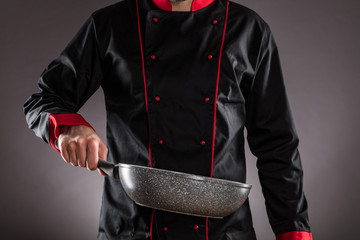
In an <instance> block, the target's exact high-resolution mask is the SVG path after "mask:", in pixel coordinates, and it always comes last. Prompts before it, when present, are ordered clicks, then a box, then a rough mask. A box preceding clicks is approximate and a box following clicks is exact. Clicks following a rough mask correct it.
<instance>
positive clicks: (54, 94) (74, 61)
mask: <svg viewBox="0 0 360 240" xmlns="http://www.w3.org/2000/svg"><path fill="white" fill-rule="evenodd" d="M102 79H103V73H102V67H101V56H100V51H99V48H98V44H97V35H96V27H95V23H94V19H93V15H91V16H90V17H89V18H88V19H87V20H86V21H85V23H84V24H83V25H82V26H81V28H80V29H79V31H78V32H77V33H76V35H75V36H74V37H73V39H72V40H71V41H70V42H69V43H68V45H67V46H66V47H65V49H64V50H63V51H62V52H61V53H60V54H59V56H57V57H56V58H55V59H54V60H53V61H51V62H50V64H49V65H48V66H47V68H46V69H45V70H44V71H43V73H42V74H41V76H40V78H39V80H38V87H39V92H37V93H35V94H33V95H31V96H30V98H29V99H27V100H26V102H25V104H24V113H25V116H26V121H27V123H28V126H29V128H30V129H32V130H34V132H35V134H36V135H37V136H38V137H40V138H42V139H43V140H44V141H45V142H47V143H50V144H51V146H52V147H53V148H54V149H56V150H57V151H59V149H58V148H57V147H56V146H55V143H56V140H57V139H58V138H59V136H60V134H61V133H62V131H64V130H65V129H66V128H64V126H75V125H76V126H87V127H88V128H90V129H91V130H92V131H93V128H92V127H91V125H90V124H89V123H88V122H87V121H86V120H85V119H84V118H83V117H82V116H81V115H79V114H78V113H77V112H78V110H79V109H80V108H81V107H82V106H83V105H84V103H85V102H86V101H87V99H88V98H89V97H90V96H91V95H92V94H93V93H94V92H95V91H96V90H97V89H98V88H99V87H100V85H101V82H102ZM95 134H96V133H95ZM59 152H60V151H59Z"/></svg>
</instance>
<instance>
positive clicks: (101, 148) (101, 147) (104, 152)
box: [97, 141, 109, 177]
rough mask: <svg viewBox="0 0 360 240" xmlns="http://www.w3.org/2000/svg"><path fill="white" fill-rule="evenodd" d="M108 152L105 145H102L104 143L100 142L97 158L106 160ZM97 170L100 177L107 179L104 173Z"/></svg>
mask: <svg viewBox="0 0 360 240" xmlns="http://www.w3.org/2000/svg"><path fill="white" fill-rule="evenodd" d="M108 152H109V150H108V148H107V147H106V145H105V144H104V142H103V141H100V143H99V158H101V159H103V160H106V159H107V155H108ZM97 170H98V172H99V173H100V175H102V176H104V177H108V175H107V174H106V173H105V172H104V171H102V170H101V169H100V168H98V169H97Z"/></svg>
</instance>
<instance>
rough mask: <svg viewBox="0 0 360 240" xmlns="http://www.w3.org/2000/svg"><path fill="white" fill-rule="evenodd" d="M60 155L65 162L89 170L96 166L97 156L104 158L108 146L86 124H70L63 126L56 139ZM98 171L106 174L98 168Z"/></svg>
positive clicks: (94, 168) (104, 174)
mask: <svg viewBox="0 0 360 240" xmlns="http://www.w3.org/2000/svg"><path fill="white" fill-rule="evenodd" d="M58 146H59V150H60V152H61V156H62V158H63V159H64V161H65V162H67V163H71V164H72V165H73V166H74V167H76V166H80V167H83V168H85V167H87V169H89V170H90V171H94V170H96V169H98V168H97V163H98V158H99V157H100V158H102V159H104V160H106V157H107V153H108V148H107V147H106V145H105V144H104V142H103V141H102V140H101V138H100V137H99V135H97V134H96V132H95V131H94V130H93V129H92V128H91V127H88V126H84V125H72V126H64V128H63V129H62V133H61V134H60V136H59V139H58ZM98 171H99V173H100V174H101V175H103V176H107V174H106V173H104V172H103V171H101V170H100V169H98Z"/></svg>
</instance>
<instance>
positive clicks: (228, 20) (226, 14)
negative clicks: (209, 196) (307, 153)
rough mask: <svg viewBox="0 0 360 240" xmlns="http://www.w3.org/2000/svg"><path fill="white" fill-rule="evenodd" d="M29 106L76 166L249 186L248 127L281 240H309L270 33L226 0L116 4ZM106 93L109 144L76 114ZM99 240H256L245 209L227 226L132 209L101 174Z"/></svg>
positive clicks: (71, 48) (39, 127)
mask: <svg viewBox="0 0 360 240" xmlns="http://www.w3.org/2000/svg"><path fill="white" fill-rule="evenodd" d="M38 84H39V89H40V91H39V92H38V93H35V94H33V95H32V96H31V97H30V98H29V99H28V100H27V101H26V102H25V104H24V112H25V115H26V120H27V123H28V125H29V127H30V128H31V129H32V130H34V131H35V133H36V135H37V136H39V137H41V138H42V139H43V140H44V141H45V142H47V143H50V144H51V146H52V147H53V148H54V149H56V150H57V151H59V152H60V153H61V156H62V157H63V159H64V160H65V161H66V162H68V163H71V164H72V165H73V166H80V167H87V168H88V169H89V170H96V169H97V161H98V160H97V159H98V157H101V158H103V159H106V160H107V161H109V162H113V163H118V162H123V163H131V164H136V165H142V166H148V167H152V168H161V169H167V170H172V171H179V172H185V173H190V174H197V175H202V176H208V177H214V178H221V179H227V180H232V181H237V182H246V173H245V169H246V167H245V152H244V130H245V129H246V132H247V135H246V136H247V139H248V142H249V147H250V149H251V151H252V153H253V154H254V155H255V156H256V157H257V167H258V170H259V178H260V183H261V186H262V190H263V194H264V196H265V200H266V208H267V214H268V217H269V221H270V224H271V227H272V229H273V231H274V234H275V235H276V239H277V240H311V239H312V236H311V232H310V227H309V222H308V216H307V202H306V199H305V196H304V193H303V180H302V176H303V171H302V166H301V160H300V156H299V152H298V142H299V140H298V136H297V133H296V130H295V126H294V121H293V118H292V115H291V110H290V108H289V103H288V99H287V96H286V91H285V86H284V79H283V76H282V72H281V66H280V61H279V55H278V51H277V47H276V43H275V40H274V37H273V35H272V33H271V30H270V28H269V26H268V24H267V23H266V22H265V21H264V20H263V19H262V18H261V17H260V16H259V15H258V14H257V13H255V12H254V11H252V10H250V9H249V8H247V7H245V6H242V5H240V4H237V3H235V2H232V1H228V0H123V1H120V2H117V3H115V4H113V5H110V6H107V7H104V8H101V9H99V10H97V11H95V12H93V13H92V14H91V16H90V17H89V18H88V19H87V20H86V21H85V23H84V24H83V25H82V27H81V28H80V30H79V31H78V32H77V34H76V35H75V36H74V37H73V39H72V40H71V41H70V42H69V43H68V45H67V46H66V47H65V49H64V50H63V51H62V52H61V53H60V54H59V55H58V56H57V57H56V58H55V59H54V60H53V61H52V62H51V63H50V64H49V65H48V66H47V68H46V69H45V70H44V71H43V73H42V74H41V76H40V78H39V81H38ZM99 87H101V88H102V90H103V91H104V96H105V105H106V118H107V144H105V143H104V142H103V141H102V140H101V139H100V138H99V136H98V135H97V134H96V131H95V129H93V128H92V127H91V124H90V123H88V122H87V121H86V120H85V119H84V118H83V117H82V116H81V115H79V114H78V113H77V112H78V111H79V109H80V108H81V107H82V106H83V104H84V103H85V102H86V101H87V100H88V99H89V98H90V96H91V95H92V94H93V93H94V92H95V91H96V90H97V89H98V88H99ZM100 173H101V174H102V175H106V174H105V173H103V172H101V171H100ZM97 238H98V239H99V240H105V239H107V240H110V239H121V240H125V239H126V240H128V239H137V240H145V239H150V240H178V239H179V240H180V239H181V240H183V239H189V240H190V239H191V240H195V239H199V240H200V239H201V240H254V239H256V236H255V231H254V229H253V225H252V219H251V213H250V208H249V202H248V201H246V202H245V203H244V205H243V206H241V207H240V208H239V209H238V210H237V211H236V212H234V213H233V214H231V215H229V216H227V217H225V218H223V219H213V218H204V217H194V216H188V215H182V214H175V213H169V212H165V211H159V210H154V209H151V208H147V207H143V206H139V205H137V204H134V202H133V201H132V200H130V199H129V197H128V196H127V195H126V193H125V192H124V190H123V188H122V186H121V184H120V182H119V180H117V179H114V178H110V177H106V178H105V182H104V191H103V202H102V208H101V214H100V226H99V233H98V237H97Z"/></svg>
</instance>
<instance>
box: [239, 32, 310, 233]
mask: <svg viewBox="0 0 360 240" xmlns="http://www.w3.org/2000/svg"><path fill="white" fill-rule="evenodd" d="M249 89H250V90H249V93H248V95H247V96H246V105H245V107H246V112H247V117H246V129H247V133H248V134H247V139H248V143H249V147H250V150H251V152H252V153H253V154H254V155H255V156H256V157H257V168H258V174H259V179H260V184H261V187H262V192H263V194H264V197H265V205H266V210H267V214H268V217H269V221H270V225H271V227H272V229H273V231H274V233H275V234H276V237H277V240H311V239H312V237H311V232H310V227H309V221H308V214H307V201H306V199H305V196H304V193H303V179H302V178H303V170H302V166H301V160H300V155H299V152H298V143H299V139H298V136H297V133H296V130H295V126H294V121H293V118H292V113H291V110H290V106H289V102H288V99H287V95H286V91H285V86H284V79H283V75H282V70H281V66H280V59H279V55H278V50H277V46H276V43H275V40H274V38H273V35H272V33H271V31H270V28H269V27H268V25H266V28H265V31H264V34H263V37H262V42H261V49H260V51H259V55H258V59H257V64H256V69H255V75H254V77H253V79H252V81H251V84H250V87H249Z"/></svg>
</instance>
